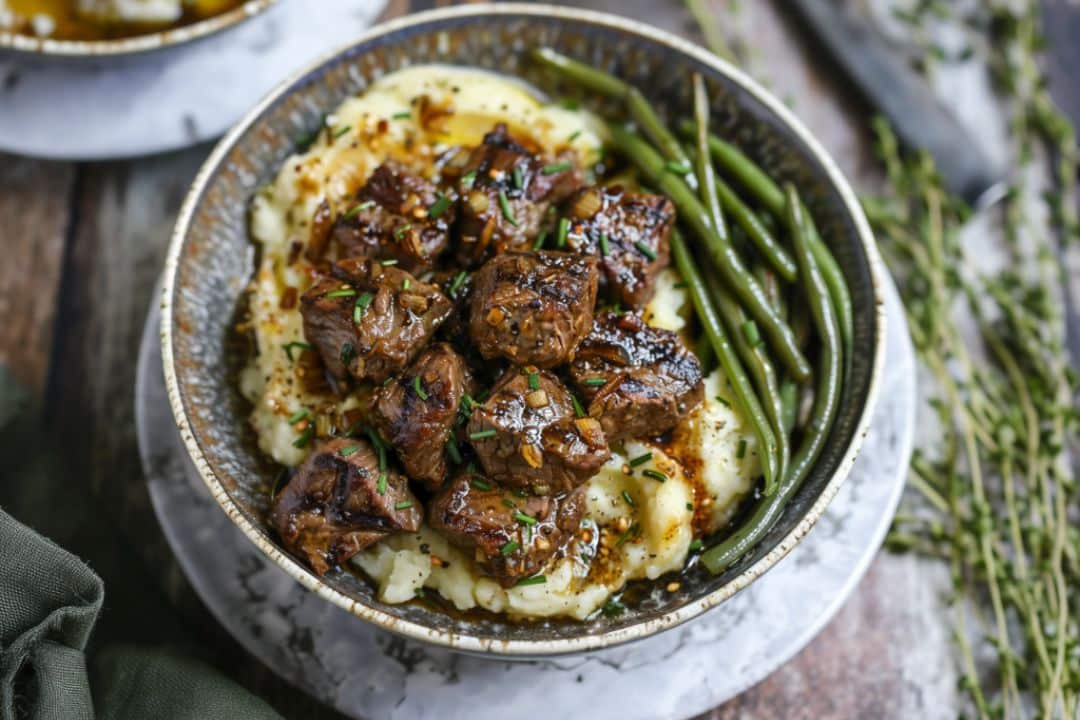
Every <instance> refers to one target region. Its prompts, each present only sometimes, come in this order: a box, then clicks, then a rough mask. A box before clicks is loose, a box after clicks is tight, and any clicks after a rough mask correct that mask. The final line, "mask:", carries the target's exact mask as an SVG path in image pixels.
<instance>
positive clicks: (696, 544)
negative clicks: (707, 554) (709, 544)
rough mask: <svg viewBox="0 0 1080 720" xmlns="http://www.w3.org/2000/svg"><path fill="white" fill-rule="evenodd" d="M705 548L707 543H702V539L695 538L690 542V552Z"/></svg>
mask: <svg viewBox="0 0 1080 720" xmlns="http://www.w3.org/2000/svg"><path fill="white" fill-rule="evenodd" d="M703 547H705V543H703V542H702V541H701V538H694V539H693V540H691V541H690V548H689V550H690V552H697V551H698V550H700V549H701V548H703Z"/></svg>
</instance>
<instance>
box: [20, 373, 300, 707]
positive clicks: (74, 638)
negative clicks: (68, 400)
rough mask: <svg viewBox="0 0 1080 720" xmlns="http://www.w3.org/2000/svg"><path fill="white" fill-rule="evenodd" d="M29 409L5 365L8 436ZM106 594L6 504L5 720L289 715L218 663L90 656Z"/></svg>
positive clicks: (161, 653) (145, 653)
mask: <svg viewBox="0 0 1080 720" xmlns="http://www.w3.org/2000/svg"><path fill="white" fill-rule="evenodd" d="M27 405H28V394H27V393H26V392H25V391H24V390H23V389H22V387H21V386H20V385H19V384H18V383H17V382H16V381H15V380H14V378H13V377H12V376H11V374H10V373H9V372H8V371H7V369H6V367H5V366H4V365H3V364H2V363H0V433H4V431H5V428H6V429H7V430H8V431H9V438H8V439H11V440H12V441H13V442H17V441H18V438H16V437H13V433H10V431H11V430H12V428H13V426H14V425H15V421H16V420H17V419H18V418H19V417H20V416H21V415H23V414H24V411H25V410H26V408H27ZM4 472H5V473H6V474H7V473H10V468H9V467H6V468H5V471H4ZM5 480H6V481H8V482H17V483H25V482H35V481H40V482H42V483H43V482H46V478H38V477H36V476H32V477H18V478H15V479H13V478H11V477H10V475H8V476H7V477H6V478H5ZM68 481H69V482H70V478H68ZM0 482H3V481H0ZM59 502H61V503H63V502H71V498H66V499H65V498H61V499H59ZM58 509H59V508H58ZM104 600H105V584H104V583H103V582H102V580H101V578H100V577H98V575H97V573H95V572H94V571H93V570H91V569H90V568H89V567H88V566H87V565H86V564H85V563H83V562H82V561H81V560H79V558H77V557H75V556H74V555H72V554H71V553H69V552H67V551H66V550H64V549H63V548H61V547H59V546H58V545H56V544H55V543H53V542H51V541H49V540H47V539H45V538H44V537H42V536H41V535H39V534H38V533H36V532H34V531H33V530H31V529H30V528H29V527H27V526H25V525H23V524H22V523H20V522H18V521H17V520H15V519H14V518H12V517H11V516H10V515H8V514H7V513H6V512H4V510H2V509H0V720H53V719H54V718H55V719H57V720H60V719H63V720H69V719H70V720H89V719H92V718H95V717H96V718H100V719H103V720H144V719H151V720H215V719H217V718H223V719H227V720H234V719H235V720H269V719H270V718H274V719H279V718H280V717H281V716H280V715H278V714H277V713H276V712H274V710H273V709H272V708H271V707H270V706H269V705H267V704H266V703H264V702H263V701H262V700H259V699H258V698H256V697H255V696H253V695H251V694H250V693H248V692H247V691H246V690H245V689H244V688H242V687H240V686H239V685H237V684H236V683H234V682H232V681H231V680H229V679H227V678H225V677H224V676H222V675H221V674H219V673H218V672H217V671H216V670H214V669H213V668H211V667H210V666H209V665H206V664H204V663H202V662H200V661H196V660H192V659H188V658H184V657H182V656H179V655H177V654H175V653H173V652H170V651H165V650H150V649H140V648H135V647H130V646H117V647H111V648H107V649H104V650H102V651H101V652H99V653H97V655H96V656H95V657H93V658H91V659H90V660H88V659H87V655H86V652H85V651H86V647H87V641H88V640H89V638H90V634H91V632H92V631H93V629H94V625H95V623H97V620H98V615H99V614H100V613H101V610H102V605H103V603H104ZM106 612H108V611H107V610H106Z"/></svg>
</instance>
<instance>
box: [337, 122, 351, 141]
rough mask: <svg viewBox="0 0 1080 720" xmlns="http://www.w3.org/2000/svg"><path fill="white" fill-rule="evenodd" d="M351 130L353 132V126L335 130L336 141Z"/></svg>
mask: <svg viewBox="0 0 1080 720" xmlns="http://www.w3.org/2000/svg"><path fill="white" fill-rule="evenodd" d="M350 130H352V125H346V126H345V127H343V128H340V129H338V130H335V131H334V139H335V140H337V139H338V138H339V137H341V136H342V135H344V134H345V133H347V132H349V131H350Z"/></svg>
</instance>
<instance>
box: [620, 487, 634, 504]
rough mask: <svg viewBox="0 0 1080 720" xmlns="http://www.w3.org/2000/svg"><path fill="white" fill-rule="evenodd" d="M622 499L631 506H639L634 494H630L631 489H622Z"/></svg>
mask: <svg viewBox="0 0 1080 720" xmlns="http://www.w3.org/2000/svg"><path fill="white" fill-rule="evenodd" d="M622 499H623V500H625V501H626V504H627V505H629V506H630V507H637V503H635V502H634V496H633V495H631V494H630V491H629V490H623V491H622Z"/></svg>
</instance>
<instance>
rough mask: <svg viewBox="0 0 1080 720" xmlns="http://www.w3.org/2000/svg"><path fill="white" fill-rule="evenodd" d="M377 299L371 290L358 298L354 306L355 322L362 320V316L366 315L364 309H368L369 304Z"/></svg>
mask: <svg viewBox="0 0 1080 720" xmlns="http://www.w3.org/2000/svg"><path fill="white" fill-rule="evenodd" d="M374 299H375V296H374V295H372V294H371V293H369V292H365V293H362V294H361V295H360V296H359V297H358V298H356V304H355V305H354V306H353V322H360V318H362V317H364V311H365V310H367V309H368V305H371V301H372V300H374Z"/></svg>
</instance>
